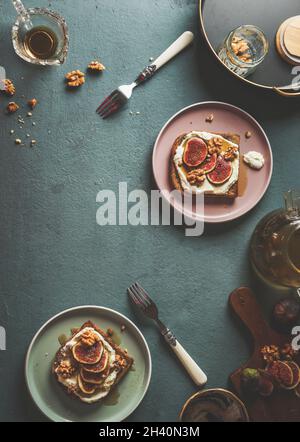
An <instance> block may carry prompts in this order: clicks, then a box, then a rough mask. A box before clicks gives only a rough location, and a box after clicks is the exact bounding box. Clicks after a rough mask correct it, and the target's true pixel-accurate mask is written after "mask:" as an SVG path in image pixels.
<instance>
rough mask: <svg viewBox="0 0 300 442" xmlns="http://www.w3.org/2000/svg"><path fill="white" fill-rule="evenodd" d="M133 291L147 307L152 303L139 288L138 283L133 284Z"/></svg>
mask: <svg viewBox="0 0 300 442" xmlns="http://www.w3.org/2000/svg"><path fill="white" fill-rule="evenodd" d="M131 288H132V290H133V292H134V293H135V295H136V297H137V298H138V299H139V300H140V302H141V303H143V305H144V306H145V307H148V306H149V305H150V302H149V299H147V298H146V297H145V296H144V295H143V293H142V292H141V291H140V290H139V288H138V287H137V286H136V284H133V285H132V286H131Z"/></svg>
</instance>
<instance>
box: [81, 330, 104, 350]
mask: <svg viewBox="0 0 300 442" xmlns="http://www.w3.org/2000/svg"><path fill="white" fill-rule="evenodd" d="M80 340H81V343H82V344H83V345H85V346H86V347H92V346H93V345H95V344H96V343H97V342H99V341H100V338H99V336H98V335H96V333H93V332H92V331H91V330H88V331H86V332H84V333H83V334H82V335H81V338H80Z"/></svg>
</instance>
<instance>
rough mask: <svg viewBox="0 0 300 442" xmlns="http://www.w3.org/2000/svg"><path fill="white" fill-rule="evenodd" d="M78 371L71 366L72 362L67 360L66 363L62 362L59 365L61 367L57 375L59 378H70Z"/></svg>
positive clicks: (58, 368)
mask: <svg viewBox="0 0 300 442" xmlns="http://www.w3.org/2000/svg"><path fill="white" fill-rule="evenodd" d="M75 371H76V368H75V367H73V365H72V364H71V361H69V360H65V361H61V363H60V364H59V366H58V367H57V369H56V373H57V374H58V375H59V376H62V377H63V378H69V377H71V376H72V375H73V374H74V373H75Z"/></svg>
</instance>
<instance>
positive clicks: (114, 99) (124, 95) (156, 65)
mask: <svg viewBox="0 0 300 442" xmlns="http://www.w3.org/2000/svg"><path fill="white" fill-rule="evenodd" d="M193 40H194V34H193V33H192V32H190V31H186V32H184V33H183V34H182V35H181V36H180V37H179V38H178V39H177V40H176V41H175V42H174V43H173V44H172V45H171V46H170V47H169V48H168V49H167V50H166V51H165V52H164V53H163V54H161V55H160V56H159V57H158V58H157V59H156V60H155V61H154V62H153V63H152V64H150V65H149V66H147V67H146V68H145V69H144V70H143V71H142V72H141V73H140V75H139V76H138V77H137V79H136V80H135V81H134V82H133V83H131V84H126V85H123V86H120V87H118V89H116V90H114V91H113V92H112V93H111V94H110V95H109V96H108V97H107V98H106V99H105V100H104V101H103V103H102V104H100V106H99V107H98V109H97V111H96V112H97V113H98V114H99V115H101V117H102V118H107V117H109V116H110V115H112V114H113V113H115V112H117V111H118V110H119V109H120V108H121V107H123V106H124V105H125V104H126V103H127V102H128V100H129V99H130V98H131V95H132V92H133V90H134V89H135V88H136V87H137V86H139V85H140V84H142V83H144V81H146V80H148V79H149V78H151V77H153V75H154V74H155V73H156V72H157V71H158V70H159V69H160V68H161V67H162V66H164V65H165V64H166V63H168V62H169V61H170V60H171V59H172V58H174V57H175V56H176V55H177V54H179V52H181V51H183V49H185V48H186V47H187V46H189V45H190V44H191V43H192V41H193Z"/></svg>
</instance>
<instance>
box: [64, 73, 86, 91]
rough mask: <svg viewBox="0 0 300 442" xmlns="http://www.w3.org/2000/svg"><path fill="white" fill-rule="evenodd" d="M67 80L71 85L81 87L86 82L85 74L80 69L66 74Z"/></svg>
mask: <svg viewBox="0 0 300 442" xmlns="http://www.w3.org/2000/svg"><path fill="white" fill-rule="evenodd" d="M66 80H67V85H68V86H69V87H79V86H82V85H83V84H84V83H85V75H84V73H83V72H81V71H79V70H76V71H71V72H69V73H68V74H67V75H66Z"/></svg>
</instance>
